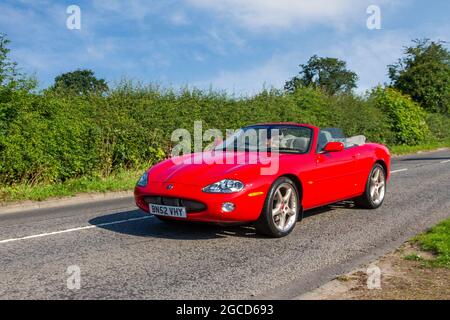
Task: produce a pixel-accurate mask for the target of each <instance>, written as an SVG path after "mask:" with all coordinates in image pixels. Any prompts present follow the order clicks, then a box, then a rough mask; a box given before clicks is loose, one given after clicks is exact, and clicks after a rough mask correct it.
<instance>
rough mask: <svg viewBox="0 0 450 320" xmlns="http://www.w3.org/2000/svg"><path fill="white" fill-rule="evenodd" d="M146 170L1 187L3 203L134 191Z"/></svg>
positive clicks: (0, 193)
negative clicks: (59, 181) (80, 194)
mask: <svg viewBox="0 0 450 320" xmlns="http://www.w3.org/2000/svg"><path fill="white" fill-rule="evenodd" d="M143 171H144V170H129V171H128V170H127V171H126V170H124V171H121V172H118V173H114V174H112V175H110V176H108V177H106V178H102V177H90V178H86V177H83V178H78V179H71V180H67V181H65V182H63V183H53V184H38V185H33V186H31V185H28V184H18V185H14V186H1V187H0V201H1V202H4V203H6V202H15V201H22V200H34V201H42V200H45V199H49V198H56V197H68V196H74V195H76V194H79V193H88V192H108V191H125V190H132V189H133V188H134V186H135V184H136V181H137V180H138V179H139V177H140V175H141V174H142V172H143Z"/></svg>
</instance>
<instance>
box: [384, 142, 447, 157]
mask: <svg viewBox="0 0 450 320" xmlns="http://www.w3.org/2000/svg"><path fill="white" fill-rule="evenodd" d="M446 147H450V140H448V141H443V142H434V143H428V144H420V145H417V146H403V145H401V146H391V147H389V150H390V151H391V154H393V155H397V156H400V155H406V154H409V153H416V152H419V151H431V150H436V149H439V148H446Z"/></svg>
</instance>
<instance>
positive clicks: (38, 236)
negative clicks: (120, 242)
mask: <svg viewBox="0 0 450 320" xmlns="http://www.w3.org/2000/svg"><path fill="white" fill-rule="evenodd" d="M149 218H153V216H145V217H139V218H131V219H126V220H118V221H112V222H105V223H99V224H96V225H91V226H84V227H78V228H71V229H65V230H60V231H54V232H47V233H41V234H35V235H31V236H26V237H21V238H11V239H5V240H0V244H3V243H8V242H15V241H20V240H28V239H34V238H42V237H47V236H53V235H56V234H61V233H69V232H75V231H81V230H88V229H93V228H98V227H105V226H111V225H115V224H121V223H126V222H130V221H138V220H144V219H149Z"/></svg>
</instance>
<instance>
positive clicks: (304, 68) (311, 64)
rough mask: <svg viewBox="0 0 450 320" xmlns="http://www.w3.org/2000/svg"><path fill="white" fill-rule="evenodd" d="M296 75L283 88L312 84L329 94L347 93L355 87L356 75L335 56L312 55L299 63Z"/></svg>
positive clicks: (289, 89) (291, 90)
mask: <svg viewBox="0 0 450 320" xmlns="http://www.w3.org/2000/svg"><path fill="white" fill-rule="evenodd" d="M299 67H300V69H301V70H300V72H299V75H298V76H295V77H293V78H292V79H291V80H289V81H287V82H286V84H285V86H284V89H285V90H287V91H288V92H293V91H295V90H296V89H297V88H299V87H309V86H313V87H316V88H320V89H322V90H324V91H325V92H326V93H328V94H330V95H335V94H338V93H348V92H351V91H352V90H353V89H354V88H356V82H357V81H358V76H357V75H356V73H354V72H353V71H350V70H347V63H346V62H345V61H342V60H339V59H336V58H321V57H318V56H317V55H314V56H312V57H311V58H310V59H309V61H308V62H307V63H306V64H301V65H300V66H299Z"/></svg>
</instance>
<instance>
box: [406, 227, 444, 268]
mask: <svg viewBox="0 0 450 320" xmlns="http://www.w3.org/2000/svg"><path fill="white" fill-rule="evenodd" d="M413 241H414V242H415V243H417V244H418V245H419V247H420V248H421V249H422V250H424V251H428V252H431V253H432V254H433V258H431V259H424V258H422V257H421V256H420V255H419V254H416V253H413V254H410V255H408V256H406V257H405V259H408V260H416V261H421V262H423V264H424V265H425V266H430V267H443V268H448V269H450V219H448V220H445V221H443V222H441V223H439V224H438V225H437V226H435V227H433V228H432V229H430V230H429V231H428V232H426V233H423V234H420V235H418V236H417V237H415V238H414V239H413Z"/></svg>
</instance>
